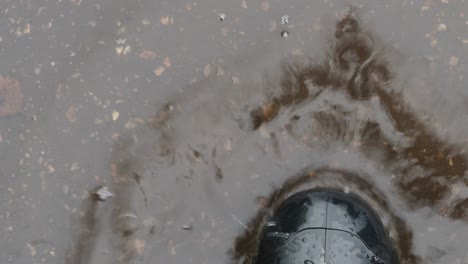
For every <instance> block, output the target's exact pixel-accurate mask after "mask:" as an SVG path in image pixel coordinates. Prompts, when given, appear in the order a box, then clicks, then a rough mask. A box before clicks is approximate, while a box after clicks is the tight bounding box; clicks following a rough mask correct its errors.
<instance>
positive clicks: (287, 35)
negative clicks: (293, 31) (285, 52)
mask: <svg viewBox="0 0 468 264" xmlns="http://www.w3.org/2000/svg"><path fill="white" fill-rule="evenodd" d="M281 36H282V37H283V38H288V37H289V32H288V31H287V30H283V31H281Z"/></svg>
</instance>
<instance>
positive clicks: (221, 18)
mask: <svg viewBox="0 0 468 264" xmlns="http://www.w3.org/2000/svg"><path fill="white" fill-rule="evenodd" d="M218 18H219V20H221V21H224V20H226V14H225V13H218Z"/></svg>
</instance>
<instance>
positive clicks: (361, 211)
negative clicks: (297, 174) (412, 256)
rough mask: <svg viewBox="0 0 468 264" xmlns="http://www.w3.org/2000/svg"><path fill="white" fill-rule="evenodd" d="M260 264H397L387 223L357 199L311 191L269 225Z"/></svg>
mask: <svg viewBox="0 0 468 264" xmlns="http://www.w3.org/2000/svg"><path fill="white" fill-rule="evenodd" d="M255 263H256V264H267V263H268V264H361V263H362V264H397V263H398V258H397V254H396V253H395V249H394V247H393V245H392V241H391V240H390V238H389V236H388V234H387V233H386V231H385V229H384V226H383V224H382V221H381V220H380V219H379V217H378V216H377V214H376V213H375V212H374V210H373V209H372V208H371V207H370V206H369V205H368V204H367V203H366V202H364V201H363V200H362V199H360V198H358V197H356V196H355V195H351V194H346V193H343V192H339V191H331V190H321V189H318V190H309V191H303V192H300V193H297V194H295V195H293V196H291V197H290V198H288V199H287V200H286V201H285V202H284V203H283V204H282V205H281V206H280V207H279V208H278V210H277V211H276V212H275V213H274V215H273V217H272V219H270V221H268V222H267V223H266V224H265V227H264V228H263V231H262V234H261V237H260V247H259V250H258V254H257V257H256V260H255Z"/></svg>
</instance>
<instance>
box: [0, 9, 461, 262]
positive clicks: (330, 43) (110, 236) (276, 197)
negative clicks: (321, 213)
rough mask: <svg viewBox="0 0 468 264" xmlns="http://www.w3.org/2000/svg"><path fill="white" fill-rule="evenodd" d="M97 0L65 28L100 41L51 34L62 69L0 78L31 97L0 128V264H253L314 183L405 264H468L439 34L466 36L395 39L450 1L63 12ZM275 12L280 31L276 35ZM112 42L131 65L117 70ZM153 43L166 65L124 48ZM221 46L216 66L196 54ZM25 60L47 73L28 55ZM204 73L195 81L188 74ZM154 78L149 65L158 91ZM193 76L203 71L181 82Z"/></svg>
mask: <svg viewBox="0 0 468 264" xmlns="http://www.w3.org/2000/svg"><path fill="white" fill-rule="evenodd" d="M96 4H97V5H99V6H100V7H99V9H98V11H96V12H97V13H96V14H94V13H92V14H93V15H92V16H94V15H95V16H96V17H91V18H89V19H85V18H83V17H82V16H81V15H80V14H82V13H80V14H79V13H74V12H77V11H71V13H72V14H71V15H72V16H76V17H77V18H78V20H77V21H78V22H79V23H81V24H83V23H85V22H86V23H88V21H94V19H96V20H97V21H99V14H101V15H103V17H104V20H103V22H102V23H97V26H96V27H98V29H96V30H94V29H89V30H88V29H87V28H86V27H82V28H81V31H73V34H71V35H67V34H66V33H63V35H62V38H61V40H62V41H64V42H65V43H66V37H70V38H72V39H75V40H76V41H77V42H76V43H75V46H76V50H75V51H74V52H75V53H76V52H77V51H78V52H81V53H80V54H78V55H75V56H73V57H77V58H78V59H76V61H73V60H74V59H73V57H72V60H70V63H68V61H69V60H68V59H64V60H63V61H62V62H61V61H60V60H58V59H53V58H52V61H56V60H58V61H57V62H55V63H57V64H60V66H61V67H52V68H51V69H50V70H49V71H50V72H46V73H44V75H39V77H36V76H33V75H32V74H33V73H32V72H34V71H33V69H30V68H27V66H26V65H24V62H22V61H15V63H11V64H14V65H15V66H8V65H4V66H2V67H4V71H6V72H9V73H10V75H15V77H16V78H18V79H20V77H21V78H23V80H22V83H23V88H24V93H26V94H27V95H28V96H29V98H31V99H30V100H29V101H28V100H27V99H26V106H25V108H26V110H25V111H24V112H23V113H18V114H17V115H15V116H11V117H7V118H4V119H3V120H1V122H2V123H1V132H2V135H4V141H5V142H6V143H7V144H5V145H4V146H2V148H3V149H2V151H1V153H0V155H1V157H2V159H1V162H2V177H4V178H2V183H3V181H5V182H6V184H5V185H4V184H2V188H4V189H5V190H4V191H3V194H2V199H3V200H2V201H5V202H4V204H3V205H2V207H3V212H2V214H1V215H0V219H2V223H3V221H5V224H4V226H5V229H4V231H2V232H3V233H1V234H0V245H1V246H2V248H4V249H5V251H3V252H2V253H1V255H0V260H2V263H3V262H5V263H29V262H31V263H35V262H39V261H42V260H43V259H44V260H47V261H48V263H49V262H50V263H64V262H65V263H72V264H82V263H153V262H155V261H157V262H169V263H228V262H234V263H237V262H239V263H242V262H243V263H250V261H251V257H252V256H253V255H254V254H255V248H256V244H257V241H256V240H255V234H256V232H258V230H259V226H260V227H261V224H262V221H263V217H264V216H265V215H268V214H269V213H270V211H271V210H270V209H274V208H275V207H276V206H277V205H278V204H279V203H280V202H281V201H282V200H284V199H285V198H286V197H287V196H288V195H290V194H292V193H294V192H296V191H298V190H302V189H304V188H310V187H317V186H319V187H330V188H334V189H341V190H345V191H349V192H354V193H358V194H359V195H361V196H362V197H363V198H364V199H366V200H367V201H368V202H370V203H371V204H372V205H374V206H375V208H376V210H377V212H378V213H379V214H380V215H381V217H382V218H383V221H384V223H385V224H386V226H387V228H388V230H389V232H390V233H391V235H392V238H393V239H394V240H395V244H396V248H397V249H398V251H399V253H400V257H401V259H402V263H468V255H466V252H465V251H466V246H465V245H466V244H467V243H468V233H467V232H468V231H467V229H466V223H467V221H468V219H467V211H466V210H467V205H468V200H467V194H468V193H467V183H468V180H467V174H466V171H467V170H466V166H467V165H466V158H467V157H466V153H465V148H466V139H465V136H464V135H465V134H466V132H468V127H467V126H466V121H464V120H467V119H466V118H467V114H468V109H467V108H466V106H464V104H465V102H466V99H467V98H468V97H467V96H468V94H467V91H466V90H465V88H464V87H466V81H465V80H464V79H463V78H464V73H465V72H466V69H465V61H466V55H463V53H461V52H463V50H466V44H463V43H461V42H460V40H458V42H457V41H456V40H455V39H456V36H457V34H455V33H454V32H462V31H457V29H460V25H459V22H460V21H461V22H463V23H464V21H463V20H460V21H458V20H457V19H453V20H448V22H446V23H447V24H448V28H449V29H450V30H451V31H450V32H452V33H453V34H448V33H447V32H442V33H431V34H433V35H432V36H431V38H434V39H435V38H436V36H439V35H437V34H446V35H443V37H444V38H440V39H439V40H438V41H439V42H440V44H439V46H437V48H434V49H435V50H436V51H433V50H432V49H431V48H433V47H431V46H430V45H427V43H426V45H421V43H422V42H423V40H422V39H424V38H427V37H423V34H422V33H419V35H420V36H419V37H417V36H416V35H415V34H414V32H411V31H412V30H413V29H408V28H404V27H405V26H406V25H407V24H405V23H409V22H411V24H412V26H414V27H416V28H418V29H419V30H421V31H424V30H426V29H427V28H429V29H430V30H432V27H433V26H437V25H438V24H440V23H439V22H440V21H437V20H436V21H437V23H435V24H434V23H433V22H431V23H432V24H431V26H428V25H427V24H424V23H423V22H427V21H432V18H436V17H437V18H439V19H440V18H442V19H444V18H445V16H448V14H451V13H452V12H453V13H455V14H456V15H457V16H458V15H459V14H458V13H457V12H458V11H457V8H458V6H457V4H456V3H450V4H447V6H445V4H444V5H442V4H441V5H440V6H439V4H435V3H429V2H428V3H425V4H424V5H419V6H415V5H411V4H409V3H408V4H405V3H397V4H392V5H391V6H380V5H373V4H369V3H365V4H364V5H363V6H361V7H359V6H360V4H356V6H358V7H359V8H356V9H353V10H352V11H349V8H348V5H349V4H348V3H345V4H337V3H334V2H327V1H325V2H323V3H314V4H313V5H312V4H305V3H302V2H301V1H294V2H291V4H290V6H286V5H285V4H280V3H276V2H271V3H270V5H271V7H270V8H271V9H268V10H267V11H263V9H265V6H263V5H265V4H259V3H257V4H258V5H256V6H255V7H250V8H243V7H242V5H241V6H240V7H239V6H238V3H236V6H234V5H233V4H232V5H231V4H229V5H224V6H222V7H220V6H217V5H216V4H214V3H211V2H207V3H204V4H198V5H194V4H191V3H189V6H190V11H189V8H187V5H186V4H185V3H183V4H180V5H179V3H177V4H173V3H171V4H168V3H166V4H165V3H159V4H160V5H157V6H155V5H152V4H151V3H149V2H148V3H146V2H137V3H136V4H128V3H124V2H119V3H116V4H115V5H113V4H110V2H102V3H100V2H99V3H97V2H96V3H94V5H91V4H86V3H85V2H83V3H81V4H80V7H79V8H80V9H79V10H80V11H81V12H83V11H84V10H85V9H87V8H89V9H90V10H95V7H96V6H97V5H96ZM246 4H247V5H248V6H249V5H250V3H249V2H247V3H246ZM31 5H34V4H33V3H27V4H25V6H31ZM43 5H44V6H45V7H47V8H48V9H49V10H52V11H53V12H56V13H57V14H60V13H62V12H63V10H65V8H66V6H62V7H59V8H58V9H57V10H55V9H53V8H51V6H49V4H48V3H45V2H44V3H43ZM71 5H74V4H73V3H71ZM252 5H254V3H252ZM426 5H427V6H428V8H429V9H427V10H426V9H425V6H426ZM303 7H306V8H303ZM25 8H26V7H25ZM39 8H40V7H39ZM74 8H77V7H74ZM48 9H42V10H43V11H42V12H46V10H48ZM221 9H222V10H221ZM243 9H246V10H245V11H244V10H243ZM302 9H304V10H302ZM403 9H404V10H405V11H404V12H403V14H402V15H401V19H399V20H397V21H395V19H394V17H395V16H396V14H397V13H398V12H399V11H401V10H403ZM423 9H424V11H423ZM26 10H28V9H26ZM30 10H31V12H32V10H34V8H31V7H30ZM54 10H55V11H54ZM71 10H77V9H71ZM151 10H158V12H160V13H158V14H159V15H161V16H164V15H166V14H172V15H171V16H174V17H175V18H176V24H177V23H180V25H178V26H180V28H183V32H182V31H181V29H180V28H179V29H178V30H179V31H181V32H176V31H169V30H167V31H166V29H165V27H164V26H171V22H170V21H171V20H170V18H169V22H168V23H169V25H164V23H166V22H165V21H166V20H161V21H159V17H158V19H154V20H153V19H152V20H151V22H152V24H150V25H149V27H150V29H148V28H145V27H144V26H141V24H140V21H141V20H142V19H144V18H146V17H151V16H152V15H153V14H151V12H150V11H151ZM173 10H176V11H173ZM184 10H185V11H184ZM36 11H37V12H39V11H38V10H35V11H34V12H36ZM222 11H223V12H227V18H228V19H227V20H226V21H222V22H221V21H218V20H217V16H216V15H217V13H219V12H222ZM228 11H230V12H228ZM286 11H288V12H287V13H288V14H289V15H290V16H291V22H290V23H289V24H287V25H281V22H280V19H279V18H280V15H281V14H283V12H286ZM181 12H187V13H186V14H185V13H184V15H179V16H177V14H178V13H181ZM244 12H247V14H246V13H244ZM423 12H425V13H423ZM431 12H432V13H431ZM428 13H431V14H428ZM36 15H37V13H36ZM109 15H110V16H109ZM249 15H250V16H249ZM416 15H419V16H420V18H418V17H417V16H416ZM114 16H115V17H118V19H116V18H115V17H114ZM107 17H111V18H107ZM213 17H214V19H215V20H213V21H211V20H210V22H206V23H203V22H200V21H203V18H205V19H208V18H210V19H211V18H213ZM427 17H429V18H427ZM239 18H240V19H239ZM106 19H108V20H106ZM178 20H181V21H182V22H177V21H178ZM185 20H186V21H185ZM72 21H73V19H72ZM116 21H118V22H116ZM195 21H198V23H200V25H199V26H197V25H196V23H195ZM272 21H273V22H274V23H272ZM225 22H227V23H225ZM449 22H450V23H449ZM119 23H123V24H125V25H126V28H127V29H126V33H119V32H121V31H119V30H122V26H121V24H119ZM141 23H142V24H143V25H144V24H145V23H146V22H145V23H143V22H141ZM159 23H161V24H162V25H160V24H159ZM220 23H221V24H220ZM222 23H224V24H222ZM251 24H258V25H259V26H258V28H252V27H249V25H251ZM44 25H47V23H45V24H44ZM273 25H275V26H274V27H273ZM91 26H92V23H91ZM203 26H205V27H206V28H204V29H203V28H202V27H203ZM67 27H68V26H64V27H63V30H66V29H67ZM70 27H72V26H70ZM43 28H47V27H46V26H45V27H43ZM461 28H462V27H461ZM108 29H112V30H113V31H112V32H113V33H112V34H110V33H106V32H107V31H106V30H108ZM132 29H133V30H134V31H132ZM270 29H271V32H269V31H270ZM284 29H287V30H288V31H289V32H290V37H289V38H288V39H282V38H281V35H280V34H279V33H280V31H281V30H284ZM57 30H59V31H60V30H62V29H60V28H57ZM210 30H213V31H214V30H216V31H215V32H217V33H216V34H214V33H213V34H211V33H207V32H206V31H210ZM430 30H428V32H431V31H430ZM435 30H436V31H437V29H435ZM88 31H89V32H88ZM101 31H102V32H104V33H99V32H101ZM218 31H219V32H221V33H219V32H218ZM115 32H117V33H115ZM142 32H143V33H142ZM154 32H156V33H154ZM160 32H163V33H162V35H161V33H160ZM174 32H176V33H174ZM200 32H203V33H200ZM223 32H228V33H226V34H227V36H223V34H225V33H223ZM240 32H243V33H240ZM33 33H34V30H33ZM182 33H183V34H182ZM197 33H198V34H197ZM462 33H463V32H462ZM80 34H82V35H83V36H85V38H84V39H83V40H81V41H80V40H79V37H77V36H75V35H80ZM93 34H95V35H93ZM122 34H123V35H122ZM164 34H166V35H164ZM171 34H172V35H171ZM200 34H201V35H200ZM163 36H165V37H166V38H164V39H163V38H162V37H163ZM34 37H35V39H39V40H40V36H34ZM461 37H462V38H463V36H461ZM114 38H115V39H119V42H121V41H123V40H121V38H127V40H125V43H131V45H132V47H133V48H134V49H138V51H135V54H133V53H131V54H132V55H134V56H133V57H131V58H127V57H125V55H124V56H122V55H119V56H117V55H115V54H114V53H115V51H114V47H113V46H115V45H114ZM33 39H34V38H33ZM210 39H215V40H217V41H218V43H221V44H220V45H219V46H218V45H217V44H212V43H211V44H210V42H209V41H208V40H210ZM39 40H38V41H39ZM155 40H157V42H158V43H160V45H161V47H163V48H162V50H163V51H162V52H161V51H160V50H158V53H163V55H157V56H158V57H157V59H156V61H157V62H153V61H152V62H150V63H147V64H148V65H150V66H148V65H146V64H145V63H141V57H139V54H142V53H139V51H143V50H146V48H147V47H148V46H151V45H150V44H148V43H150V42H151V41H155ZM169 40H172V41H179V43H182V44H181V47H180V48H181V50H182V51H184V50H185V51H186V52H185V53H182V54H177V53H176V52H178V50H176V49H175V45H173V43H169ZM445 40H447V42H444V41H445ZM4 41H5V42H8V43H10V39H9V38H5V40H4ZM44 41H45V40H44ZM197 41H198V42H200V41H201V42H202V43H203V42H204V41H205V42H207V43H206V47H211V48H213V50H211V51H207V50H206V47H203V45H200V44H198V45H195V43H197ZM11 42H12V43H13V42H14V41H11ZM109 42H110V43H112V44H109ZM20 43H26V42H21V41H20ZM185 43H187V44H185ZM430 43H432V42H430ZM460 43H461V44H460ZM191 44H193V45H195V46H194V47H192V46H189V45H191ZM11 45H12V44H11ZM24 45H26V46H27V45H28V44H24ZM40 45H43V44H40V43H39V44H38V46H40ZM119 45H120V44H119ZM444 45H445V46H444ZM460 45H461V46H460ZM463 45H465V46H463ZM142 46H143V47H142ZM145 46H146V47H145ZM224 46H226V47H229V48H225V47H224ZM108 47H111V48H112V49H107V48H108ZM123 48H125V45H123ZM9 49H12V48H11V46H9ZM217 49H218V50H217ZM187 51H189V52H187ZM220 51H221V52H226V53H227V55H224V56H223V57H222V58H221V59H217V60H213V58H210V56H212V55H211V54H217V53H219V52H220ZM117 52H119V51H117ZM164 52H166V53H167V54H172V56H171V59H172V60H171V63H170V64H172V65H171V66H168V64H167V63H166V64H164V57H165V55H164ZM197 52H200V54H202V55H198V56H197V55H190V56H189V55H187V54H190V53H191V54H197ZM452 52H453V54H452ZM58 53H59V50H58V48H57V47H56V48H55V49H54V50H53V52H52V51H51V53H50V54H52V55H55V54H57V55H55V56H56V58H60V56H62V55H60V54H58ZM31 54H32V55H31V57H32V58H34V59H35V60H37V61H42V60H46V61H47V62H48V63H49V64H50V59H44V58H41V55H40V54H38V53H37V49H34V52H32V53H31ZM184 54H185V55H184ZM427 54H430V55H427ZM465 54H466V52H465ZM92 55H95V56H92ZM9 56H11V55H9V54H8V53H7V52H2V58H3V59H5V60H6V61H8V58H9ZM44 56H45V55H44ZM184 56H186V57H184ZM203 56H206V57H203ZM213 56H214V55H213ZM451 56H456V57H457V58H458V60H459V61H457V63H453V62H454V61H453V60H452V59H451ZM463 56H465V57H463ZM207 57H208V59H207ZM202 58H204V61H206V63H208V62H210V61H211V62H210V67H206V66H205V64H206V63H205V62H204V63H202V64H201V65H197V63H198V61H200V60H202ZM10 60H12V59H11V58H10ZM12 61H13V60H12ZM116 62H119V63H116ZM451 64H452V65H451ZM41 65H42V66H41V67H44V65H45V63H44V62H42V64H41ZM69 65H72V66H69ZM77 65H78V66H77ZM154 65H164V66H165V69H166V70H165V71H166V72H162V73H161V74H162V75H161V76H157V77H161V78H156V79H154V78H155V76H154V74H155V73H153V72H152V71H153V69H154V68H157V66H154ZM194 65H195V66H194ZM8 67H10V68H8ZM132 67H134V68H132ZM192 67H199V68H200V70H199V71H200V73H198V75H196V77H194V78H196V80H193V81H192V82H191V84H190V85H183V84H184V83H188V82H189V81H190V79H191V78H192V77H191V76H190V74H186V73H187V72H188V69H190V68H192ZM218 67H219V69H218ZM129 68H130V69H131V70H129ZM6 69H9V70H6ZM43 71H48V70H46V69H43ZM27 72H29V74H31V75H28V74H26V73H27ZM76 73H79V75H76ZM137 75H139V76H138V78H137V77H136V76H137ZM204 75H205V76H204ZM42 76H43V77H42ZM36 78H37V79H36ZM41 78H42V79H41ZM32 86H34V87H35V88H36V90H33V89H32V88H30V87H32ZM100 86H103V87H104V88H93V87H100ZM155 86H156V87H157V89H154V87H155ZM160 87H162V88H160ZM174 87H176V88H174ZM179 87H180V88H179ZM26 98H27V97H26ZM107 100H109V103H108V102H106V101H107ZM71 106H73V109H74V110H73V111H70V109H71V108H70V107H71ZM155 108H156V109H157V110H156V111H155ZM112 110H118V112H119V113H120V114H119V116H120V117H119V116H117V118H115V116H113V114H112ZM64 112H67V113H68V114H64ZM72 112H73V113H72ZM75 112H76V113H75ZM153 112H156V114H153ZM112 119H116V120H112ZM113 121H117V122H113ZM16 131H18V132H16ZM16 160H20V162H19V164H20V165H18V166H16V167H15V166H12V165H10V164H17V163H18V162H17V161H16ZM75 163H76V164H75ZM51 166H52V169H51ZM100 184H102V185H107V186H108V187H109V189H110V191H111V192H113V194H114V197H112V198H109V199H108V200H106V201H104V202H96V201H94V200H93V199H92V198H93V197H92V196H89V195H88V192H89V191H91V190H93V189H94V188H95V187H96V186H97V185H100ZM3 186H6V187H3ZM58 208H60V210H59V209H58ZM63 208H65V209H63ZM10 227H11V229H10ZM51 252H53V254H52V253H51Z"/></svg>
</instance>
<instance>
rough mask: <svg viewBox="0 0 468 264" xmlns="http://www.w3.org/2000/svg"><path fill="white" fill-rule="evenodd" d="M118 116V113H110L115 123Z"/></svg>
mask: <svg viewBox="0 0 468 264" xmlns="http://www.w3.org/2000/svg"><path fill="white" fill-rule="evenodd" d="M119 115H120V113H119V112H117V111H113V112H112V120H113V121H115V120H117V119H119Z"/></svg>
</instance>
